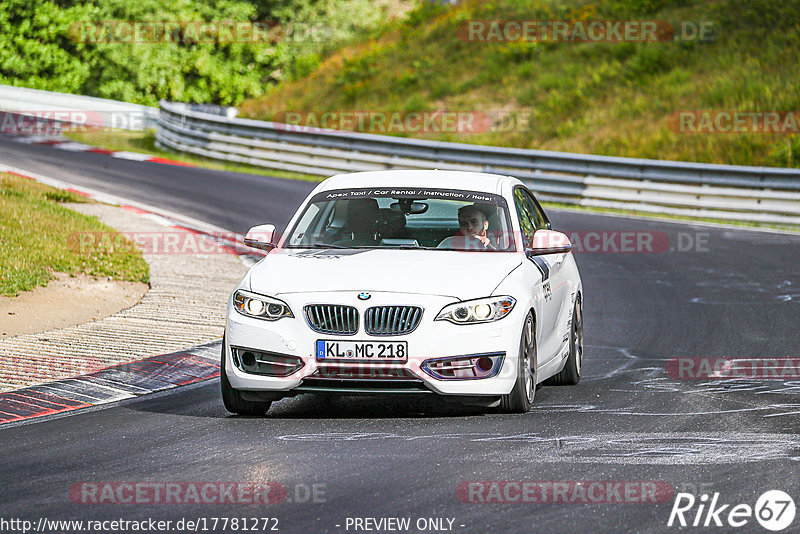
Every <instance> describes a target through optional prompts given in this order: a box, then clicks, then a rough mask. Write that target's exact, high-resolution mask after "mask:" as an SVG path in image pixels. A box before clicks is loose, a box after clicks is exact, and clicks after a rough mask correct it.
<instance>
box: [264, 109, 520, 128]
mask: <svg viewBox="0 0 800 534" xmlns="http://www.w3.org/2000/svg"><path fill="white" fill-rule="evenodd" d="M532 118H533V112H532V111H531V110H525V109H522V110H515V111H500V110H495V111H447V110H438V111H411V112H403V111H377V110H375V111H369V110H362V111H284V112H281V113H278V114H277V115H276V116H275V118H274V122H275V123H276V124H275V127H276V128H278V129H283V130H286V131H290V132H307V133H313V132H317V131H323V130H345V131H356V132H370V133H377V134H390V133H412V134H426V133H457V134H478V133H489V132H493V133H498V132H500V133H509V132H514V131H519V132H526V131H530V129H531V120H532Z"/></svg>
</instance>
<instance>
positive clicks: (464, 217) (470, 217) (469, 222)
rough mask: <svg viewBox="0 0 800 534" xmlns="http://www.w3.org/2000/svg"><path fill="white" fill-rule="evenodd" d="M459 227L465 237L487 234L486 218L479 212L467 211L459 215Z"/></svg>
mask: <svg viewBox="0 0 800 534" xmlns="http://www.w3.org/2000/svg"><path fill="white" fill-rule="evenodd" d="M458 226H459V227H460V228H461V232H462V233H463V234H465V235H483V234H484V233H485V232H486V227H487V226H488V225H487V224H486V216H485V215H484V214H483V213H481V212H480V211H478V210H465V211H462V212H461V213H459V215H458Z"/></svg>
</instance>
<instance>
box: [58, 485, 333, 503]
mask: <svg viewBox="0 0 800 534" xmlns="http://www.w3.org/2000/svg"><path fill="white" fill-rule="evenodd" d="M326 491H327V484H325V483H312V484H302V483H298V484H294V487H291V485H290V487H289V488H287V486H286V485H284V484H281V483H280V482H206V481H202V482H199V481H198V482H144V481H139V482H76V483H75V484H73V485H72V486H70V488H69V499H70V501H72V502H73V503H76V504H86V505H102V504H170V505H172V504H174V505H191V504H260V505H266V504H279V503H282V502H284V501H287V502H294V503H321V502H325V500H326V497H325V494H326Z"/></svg>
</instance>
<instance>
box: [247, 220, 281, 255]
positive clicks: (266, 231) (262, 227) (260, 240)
mask: <svg viewBox="0 0 800 534" xmlns="http://www.w3.org/2000/svg"><path fill="white" fill-rule="evenodd" d="M274 236H275V225H274V224H259V225H258V226H254V227H252V228H250V230H248V231H247V235H246V236H244V244H245V245H247V246H248V247H253V248H259V249H261V250H272V249H273V248H275V247H277V246H278V245H277V244H276V243H273V242H272V239H273V238H274Z"/></svg>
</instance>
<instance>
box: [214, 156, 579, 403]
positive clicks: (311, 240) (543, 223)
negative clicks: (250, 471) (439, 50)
mask: <svg viewBox="0 0 800 534" xmlns="http://www.w3.org/2000/svg"><path fill="white" fill-rule="evenodd" d="M245 242H246V243H247V244H248V245H249V246H251V247H257V248H261V249H264V250H268V251H269V253H268V254H267V255H266V257H264V259H262V260H261V261H260V262H258V263H257V264H256V265H254V266H253V267H252V268H251V269H250V271H249V272H248V273H247V274H246V275H245V276H244V278H243V279H242V281H241V282H240V283H239V285H238V286H237V288H236V289H235V291H234V292H233V294H232V295H231V298H230V300H229V302H228V309H227V321H226V328H225V337H224V339H223V343H222V364H221V383H222V398H223V401H224V404H225V407H226V408H227V410H228V411H230V412H233V413H238V414H251V415H252V414H263V413H266V411H267V410H268V409H269V407H270V403H271V402H273V401H276V400H278V399H280V398H283V397H287V396H293V395H297V394H301V393H326V394H341V395H364V394H406V395H408V394H420V395H424V394H428V395H430V394H438V395H440V396H442V398H445V399H452V400H456V401H459V402H466V403H475V404H480V405H483V406H490V407H498V406H499V407H500V408H501V409H502V410H504V411H507V412H526V411H528V410H529V409H530V407H531V403H532V402H533V398H534V394H535V392H536V386H537V384H538V383H541V382H544V381H547V383H548V384H555V385H574V384H577V383H578V381H579V379H580V375H581V365H582V359H583V318H582V303H583V291H582V289H583V288H582V285H581V279H580V275H579V273H578V268H577V266H576V264H575V259H574V258H573V256H572V253H571V252H570V249H571V244H570V241H569V238H568V237H567V236H566V235H565V234H563V233H560V232H555V231H553V230H552V229H551V226H550V222H549V221H548V219H547V216H546V215H545V213H544V211H543V210H542V207H541V206H540V205H539V202H537V200H536V198H535V197H534V195H533V194H532V193H531V192H530V190H528V188H526V187H525V185H524V184H523V183H522V182H520V181H519V180H517V179H516V178H512V177H508V176H498V175H492V174H482V173H468V172H451V171H379V172H363V173H353V174H343V175H337V176H334V177H332V178H329V179H327V180H325V181H323V182H322V183H320V184H319V186H317V187H316V189H314V191H312V192H311V194H310V195H309V196H308V198H306V200H305V201H304V202H303V204H302V205H301V206H300V208H299V209H298V210H297V212H296V213H295V215H294V216H293V217H292V219H291V221H290V222H289V225H288V227H287V231H286V233H285V235H283V236H282V237H280V238H278V237H277V236H276V235H275V226H274V225H271V224H264V225H260V226H256V227H254V228H252V229H251V230H250V231H249V232H248V234H247V237H246V239H245Z"/></svg>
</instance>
